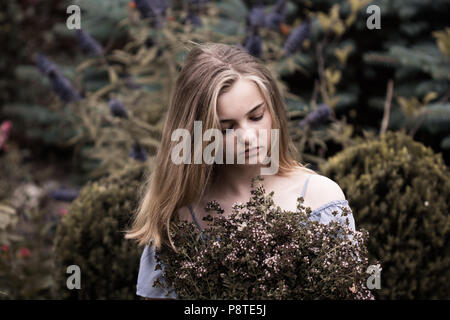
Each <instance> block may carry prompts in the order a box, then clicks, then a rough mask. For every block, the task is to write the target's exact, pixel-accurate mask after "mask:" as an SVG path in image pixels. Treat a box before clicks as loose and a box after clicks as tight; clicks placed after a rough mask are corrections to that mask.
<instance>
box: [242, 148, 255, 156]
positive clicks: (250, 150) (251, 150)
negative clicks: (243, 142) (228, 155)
mask: <svg viewBox="0 0 450 320" xmlns="http://www.w3.org/2000/svg"><path fill="white" fill-rule="evenodd" d="M258 150H259V147H256V148H252V149H247V150H245V152H243V153H244V154H245V155H246V156H247V155H249V154H250V152H253V151H258Z"/></svg>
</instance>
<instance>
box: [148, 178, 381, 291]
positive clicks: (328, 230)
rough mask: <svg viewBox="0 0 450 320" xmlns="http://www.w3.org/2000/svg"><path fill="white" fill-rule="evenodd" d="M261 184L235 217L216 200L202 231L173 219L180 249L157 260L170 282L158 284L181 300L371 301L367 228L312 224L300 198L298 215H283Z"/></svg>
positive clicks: (165, 247)
mask: <svg viewBox="0 0 450 320" xmlns="http://www.w3.org/2000/svg"><path fill="white" fill-rule="evenodd" d="M261 179H262V178H261V177H258V178H257V179H255V180H261ZM255 180H253V182H252V196H251V198H250V200H249V201H248V202H247V203H246V204H245V205H244V204H234V206H233V210H232V211H233V212H232V213H231V215H230V217H224V216H223V215H222V214H223V210H222V209H221V207H220V205H219V204H218V203H217V202H216V201H210V202H209V203H208V204H207V206H206V208H205V210H207V212H209V214H208V216H207V217H206V218H204V220H206V221H212V224H210V226H211V228H207V229H206V230H204V232H203V234H201V233H200V231H199V230H198V229H197V228H196V226H195V225H194V224H193V223H190V222H187V221H173V222H172V223H173V229H172V231H171V236H172V238H173V240H174V244H175V248H174V249H172V247H171V246H169V245H168V244H167V242H166V243H164V244H163V246H162V247H161V249H159V250H156V255H155V257H156V261H157V266H156V268H157V269H163V272H162V275H161V277H162V278H164V279H165V284H164V281H162V280H164V279H162V278H160V279H157V280H156V281H155V282H154V286H158V287H161V288H168V289H169V291H171V290H175V292H176V293H177V295H178V298H179V299H373V295H372V293H371V292H370V291H369V290H368V289H367V288H366V286H365V283H366V280H367V274H366V273H365V271H366V269H367V266H368V259H367V250H366V247H365V241H366V240H367V237H368V233H367V231H366V230H362V232H358V231H356V232H354V231H353V230H352V229H351V228H350V227H349V226H348V224H349V222H348V218H347V219H346V220H347V225H344V224H341V223H339V222H337V221H333V222H331V223H329V224H327V225H325V224H321V223H319V222H317V221H311V220H309V217H310V213H311V208H309V207H308V208H305V207H304V206H303V205H302V203H303V198H302V197H299V198H298V199H297V203H298V204H297V208H298V211H296V212H291V211H284V210H281V209H280V207H278V206H275V205H274V202H273V200H272V195H273V192H271V193H270V194H269V195H267V196H266V195H265V191H264V188H263V186H258V187H256V188H254V185H255ZM211 212H216V214H217V216H216V215H215V216H214V217H212V216H211ZM348 213H349V212H348V209H347V208H344V211H343V216H346V215H348ZM333 214H336V211H335V212H334V213H333ZM163 265H164V268H162V266H163Z"/></svg>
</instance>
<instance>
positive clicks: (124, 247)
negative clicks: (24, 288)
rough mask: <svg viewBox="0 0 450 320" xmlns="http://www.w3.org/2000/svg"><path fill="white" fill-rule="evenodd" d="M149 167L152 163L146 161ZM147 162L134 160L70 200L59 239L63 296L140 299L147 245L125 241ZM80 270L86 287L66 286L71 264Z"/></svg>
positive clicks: (57, 254)
mask: <svg viewBox="0 0 450 320" xmlns="http://www.w3.org/2000/svg"><path fill="white" fill-rule="evenodd" d="M147 165H148V163H147ZM146 167H147V166H146V165H145V163H140V162H137V161H133V162H132V163H131V164H130V165H128V166H127V167H125V168H124V169H123V170H122V171H120V172H118V173H117V174H116V175H114V176H110V177H107V178H103V179H101V180H99V181H97V182H89V183H87V185H86V186H85V187H84V188H83V189H82V190H81V192H80V195H79V196H78V198H77V199H76V200H75V201H74V202H73V203H72V204H71V206H70V208H69V210H68V214H67V215H66V216H64V217H63V219H62V220H61V223H60V224H59V226H58V229H57V231H56V237H55V245H54V250H55V260H56V265H57V270H58V273H57V275H56V278H57V284H58V287H59V288H58V290H59V291H60V294H61V298H70V299H136V298H137V296H136V283H137V274H138V270H139V259H140V255H141V253H142V250H143V249H142V248H138V246H137V245H136V243H135V242H134V241H130V240H126V239H124V232H123V230H124V229H125V228H127V227H128V226H129V223H131V214H132V211H133V210H134V209H135V208H136V206H137V204H138V202H137V201H138V199H137V197H138V189H139V188H140V187H141V185H142V183H143V182H144V175H145V170H146ZM70 265H78V266H79V267H80V269H81V289H79V290H77V289H73V290H69V289H68V288H67V287H66V281H67V278H68V277H69V276H70V275H71V274H67V273H66V270H67V267H68V266H70Z"/></svg>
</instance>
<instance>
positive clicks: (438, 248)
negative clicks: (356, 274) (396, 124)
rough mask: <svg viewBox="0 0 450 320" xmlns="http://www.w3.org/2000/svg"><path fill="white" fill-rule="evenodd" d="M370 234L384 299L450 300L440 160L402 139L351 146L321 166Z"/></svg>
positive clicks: (449, 246)
mask: <svg viewBox="0 0 450 320" xmlns="http://www.w3.org/2000/svg"><path fill="white" fill-rule="evenodd" d="M320 169H321V171H322V172H323V174H324V175H326V176H327V177H330V178H331V179H333V180H335V181H336V182H338V184H339V185H340V186H341V187H342V189H343V190H344V193H345V194H346V196H347V198H348V200H349V203H350V205H351V207H352V209H353V210H354V212H355V213H356V214H355V222H356V225H357V226H359V227H360V228H365V229H367V230H368V231H369V234H370V238H369V242H368V250H369V253H370V254H371V255H372V256H373V257H377V258H378V259H379V260H380V263H381V265H382V266H383V271H382V273H381V290H375V292H374V294H376V295H377V298H381V299H437V298H441V299H449V298H450V242H449V236H450V234H449V226H450V216H449V212H450V203H449V199H450V174H449V170H448V168H447V167H446V166H445V165H444V164H443V160H442V156H441V154H437V155H436V154H434V153H433V151H432V150H431V149H430V148H427V147H425V146H423V145H422V144H421V143H418V142H415V141H414V140H412V139H411V138H410V137H408V136H406V135H404V134H402V133H392V132H388V133H387V134H386V135H384V136H383V137H382V138H381V139H380V140H373V141H368V142H367V143H362V144H361V145H358V146H355V147H350V148H347V149H346V150H345V151H343V152H341V153H340V154H338V155H336V156H334V157H332V158H330V159H329V161H328V163H327V164H326V165H324V166H321V168H320Z"/></svg>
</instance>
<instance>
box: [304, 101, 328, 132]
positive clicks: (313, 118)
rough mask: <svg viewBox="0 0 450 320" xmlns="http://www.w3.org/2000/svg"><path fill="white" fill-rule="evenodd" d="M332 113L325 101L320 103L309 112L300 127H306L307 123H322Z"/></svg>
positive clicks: (312, 124)
mask: <svg viewBox="0 0 450 320" xmlns="http://www.w3.org/2000/svg"><path fill="white" fill-rule="evenodd" d="M330 114H331V109H330V107H329V106H328V105H326V104H325V103H323V104H321V105H319V106H318V107H317V108H316V109H315V110H313V111H311V112H310V113H308V115H307V116H306V117H305V118H304V119H303V120H301V121H300V122H299V124H298V126H299V127H300V128H302V127H305V126H306V125H310V126H313V127H315V126H318V125H320V124H323V123H325V122H326V121H327V120H328V119H329V117H330Z"/></svg>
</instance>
